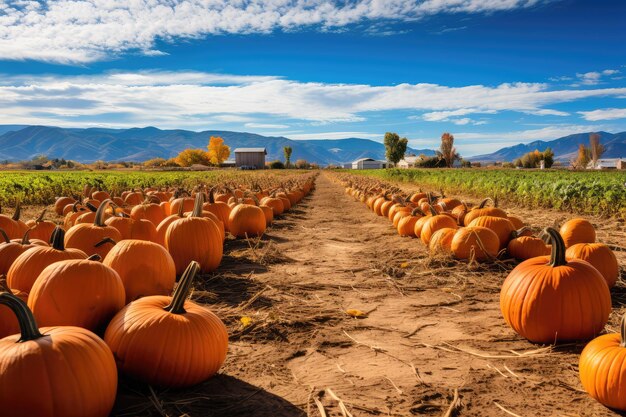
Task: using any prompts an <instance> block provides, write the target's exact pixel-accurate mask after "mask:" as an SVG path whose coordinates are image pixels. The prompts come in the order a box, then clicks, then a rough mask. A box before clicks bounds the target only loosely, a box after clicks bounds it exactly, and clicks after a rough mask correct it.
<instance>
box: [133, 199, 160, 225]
mask: <svg viewBox="0 0 626 417" xmlns="http://www.w3.org/2000/svg"><path fill="white" fill-rule="evenodd" d="M130 217H131V219H133V220H140V219H145V220H149V221H150V222H152V224H153V225H154V227H157V226H158V225H159V223H161V222H162V221H163V219H164V218H165V217H166V214H165V212H164V211H163V207H161V206H160V205H158V204H154V203H151V204H139V205H137V206H135V207H133V208H132V210H131V211H130Z"/></svg>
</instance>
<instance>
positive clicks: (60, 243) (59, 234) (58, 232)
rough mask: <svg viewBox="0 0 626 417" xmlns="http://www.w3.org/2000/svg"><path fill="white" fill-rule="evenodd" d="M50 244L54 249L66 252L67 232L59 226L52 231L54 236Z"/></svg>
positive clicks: (51, 237)
mask: <svg viewBox="0 0 626 417" xmlns="http://www.w3.org/2000/svg"><path fill="white" fill-rule="evenodd" d="M50 244H51V245H52V249H56V250H60V251H64V250H65V230H63V228H62V227H60V226H57V227H55V228H54V230H53V231H52V236H50Z"/></svg>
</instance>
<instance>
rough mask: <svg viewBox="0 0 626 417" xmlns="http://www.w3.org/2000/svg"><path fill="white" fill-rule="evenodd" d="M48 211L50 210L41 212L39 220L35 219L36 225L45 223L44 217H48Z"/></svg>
mask: <svg viewBox="0 0 626 417" xmlns="http://www.w3.org/2000/svg"><path fill="white" fill-rule="evenodd" d="M46 210H48V209H43V211H42V212H41V214H40V215H39V217H37V218H36V219H35V223H41V222H43V216H45V215H46Z"/></svg>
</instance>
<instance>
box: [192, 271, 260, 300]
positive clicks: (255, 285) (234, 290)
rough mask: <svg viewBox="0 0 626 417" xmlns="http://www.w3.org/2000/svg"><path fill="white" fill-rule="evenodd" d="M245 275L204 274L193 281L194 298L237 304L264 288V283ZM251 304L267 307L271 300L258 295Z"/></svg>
mask: <svg viewBox="0 0 626 417" xmlns="http://www.w3.org/2000/svg"><path fill="white" fill-rule="evenodd" d="M242 275H243V274H242ZM245 275H246V276H241V277H239V276H232V275H230V274H213V275H205V276H203V277H202V278H201V279H198V280H196V282H195V287H194V300H195V301H199V302H203V303H207V304H213V303H216V302H219V303H220V304H226V305H230V306H239V305H240V304H241V303H244V302H247V301H249V300H250V299H251V298H252V297H253V296H254V295H255V294H257V293H259V292H260V291H261V290H263V288H265V284H263V283H261V282H259V281H257V280H255V279H254V278H253V277H251V276H248V275H250V274H245ZM198 297H200V298H198ZM251 305H253V306H255V307H257V308H258V307H261V306H265V307H268V306H271V305H272V301H271V300H270V299H269V298H267V297H264V296H259V297H257V298H255V300H254V302H253V303H252V304H251Z"/></svg>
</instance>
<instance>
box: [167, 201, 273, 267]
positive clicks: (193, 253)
mask: <svg viewBox="0 0 626 417" xmlns="http://www.w3.org/2000/svg"><path fill="white" fill-rule="evenodd" d="M202 203H203V197H202V194H200V193H198V195H197V196H196V205H195V207H194V210H193V212H192V213H191V216H189V217H183V218H181V219H178V220H174V221H173V222H172V223H170V225H169V226H168V227H167V231H166V232H165V248H166V249H167V250H168V252H169V253H170V255H172V259H174V264H175V265H176V273H177V274H182V273H183V271H184V270H185V268H186V267H187V265H189V263H190V262H191V261H196V262H198V263H199V264H200V268H201V271H202V273H207V272H211V271H214V270H215V269H217V267H218V266H219V264H220V262H221V261H222V255H223V253H224V243H223V240H222V236H221V234H220V229H219V227H218V225H217V224H216V223H215V222H214V221H213V220H211V219H209V218H206V217H202ZM257 208H258V207H257ZM259 210H260V209H259ZM261 215H262V216H263V213H261ZM166 220H167V219H166ZM164 221H165V220H164ZM263 225H265V216H263Z"/></svg>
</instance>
